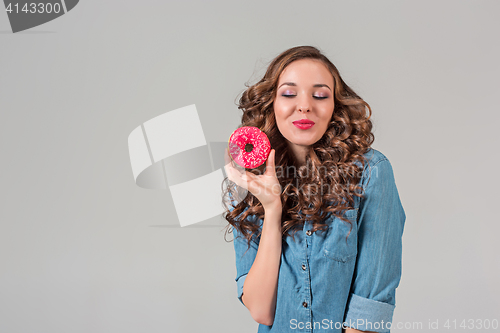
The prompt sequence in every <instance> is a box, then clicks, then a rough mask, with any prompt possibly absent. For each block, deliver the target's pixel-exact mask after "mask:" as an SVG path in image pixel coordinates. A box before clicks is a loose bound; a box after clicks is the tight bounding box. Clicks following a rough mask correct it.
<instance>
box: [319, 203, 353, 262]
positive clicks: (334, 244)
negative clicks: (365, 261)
mask: <svg viewBox="0 0 500 333" xmlns="http://www.w3.org/2000/svg"><path fill="white" fill-rule="evenodd" d="M343 216H344V217H345V218H347V219H348V220H349V221H350V222H351V225H349V223H348V222H344V221H342V220H341V219H340V218H338V217H336V216H333V215H332V216H330V217H329V221H328V224H329V228H328V233H327V234H326V240H325V243H324V249H323V254H324V255H325V257H327V258H329V259H332V260H335V261H339V262H342V263H346V262H350V261H352V260H354V259H355V258H356V255H357V254H358V233H357V231H358V226H357V223H356V220H357V217H358V208H355V209H352V210H348V211H346V212H345V213H344V215H343ZM349 231H350V233H349ZM348 234H349V237H348V236H347V235H348ZM346 238H347V239H346Z"/></svg>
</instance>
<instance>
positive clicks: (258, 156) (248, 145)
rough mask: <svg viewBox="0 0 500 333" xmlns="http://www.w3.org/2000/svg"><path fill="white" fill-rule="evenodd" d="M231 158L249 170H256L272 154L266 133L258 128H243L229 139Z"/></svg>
mask: <svg viewBox="0 0 500 333" xmlns="http://www.w3.org/2000/svg"><path fill="white" fill-rule="evenodd" d="M228 149H229V156H231V158H232V159H233V161H235V162H236V163H238V164H239V165H241V166H242V167H244V168H247V169H253V168H256V167H258V166H260V165H262V164H264V162H265V161H266V160H267V157H268V156H269V153H270V152H271V143H270V142H269V139H268V138H267V135H266V133H264V132H262V131H261V130H260V129H258V128H257V127H253V126H243V127H240V128H238V129H237V130H236V131H234V132H233V134H231V136H230V137H229V143H228Z"/></svg>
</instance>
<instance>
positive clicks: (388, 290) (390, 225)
mask: <svg viewBox="0 0 500 333" xmlns="http://www.w3.org/2000/svg"><path fill="white" fill-rule="evenodd" d="M367 170H368V173H369V175H368V177H365V179H366V181H363V182H364V183H366V182H368V185H365V184H364V189H365V195H364V197H363V198H362V199H361V200H360V206H359V212H358V220H357V224H358V255H357V258H356V266H355V270H354V276H353V279H352V283H351V291H350V295H349V298H348V301H347V307H346V314H345V322H346V325H347V326H349V327H352V328H355V329H358V330H362V331H374V332H390V327H391V324H392V316H393V313H394V309H395V306H396V299H395V298H396V288H397V287H398V285H399V281H400V279H401V265H402V261H401V260H402V236H403V229H404V224H405V220H406V215H405V212H404V209H403V206H402V204H401V201H400V199H399V194H398V190H397V188H396V183H395V180H394V174H393V169H392V166H391V163H390V162H389V160H388V159H387V158H384V159H382V160H380V161H378V162H376V163H375V165H373V166H371V168H368V169H367ZM367 178H368V179H367ZM387 323H389V324H387Z"/></svg>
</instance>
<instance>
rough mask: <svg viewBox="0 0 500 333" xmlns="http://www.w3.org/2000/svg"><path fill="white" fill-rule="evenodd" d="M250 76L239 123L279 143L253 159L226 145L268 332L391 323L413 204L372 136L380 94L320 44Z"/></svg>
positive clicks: (252, 303) (238, 223)
mask: <svg viewBox="0 0 500 333" xmlns="http://www.w3.org/2000/svg"><path fill="white" fill-rule="evenodd" d="M247 88H248V89H246V91H244V93H243V95H242V96H241V98H240V101H239V109H241V110H242V111H243V116H242V122H241V126H255V127H258V128H259V129H260V130H261V131H263V132H264V133H265V134H266V135H267V136H268V138H269V141H270V142H271V147H272V150H271V153H270V155H269V157H268V159H267V161H266V163H265V164H264V165H262V166H261V167H258V168H255V169H251V170H248V169H246V170H245V169H243V170H241V168H238V166H237V165H236V164H235V163H233V162H232V161H231V159H230V157H229V155H228V152H227V150H226V155H225V158H226V166H225V170H226V174H227V178H228V179H229V180H230V181H229V182H228V184H230V185H229V186H227V188H226V191H225V192H224V203H225V204H226V208H227V212H226V213H225V219H226V220H227V221H228V223H229V225H230V226H231V227H232V233H233V235H234V249H235V255H236V270H237V276H236V282H237V290H238V299H239V300H240V302H241V303H242V304H243V305H245V306H246V307H247V308H248V310H249V311H250V314H251V316H252V318H253V319H254V320H255V321H257V322H258V323H259V328H258V332H292V331H293V332H360V331H361V332H363V331H364V332H390V326H391V323H392V316H393V311H394V308H395V291H396V288H397V287H398V285H399V281H400V278H401V256H402V235H403V228H404V223H405V219H406V215H405V212H404V209H403V206H402V204H401V201H400V199H399V194H398V190H397V188H396V184H395V180H394V175H393V170H392V166H391V163H390V162H389V160H388V158H387V157H386V156H385V155H383V154H382V153H381V152H379V151H378V150H375V149H373V148H371V147H370V146H371V144H372V143H373V141H374V135H373V133H372V122H371V120H370V117H371V108H370V106H369V105H368V104H367V103H366V102H365V101H364V100H363V99H361V97H359V96H358V95H357V94H356V93H355V92H354V91H353V90H352V89H351V88H350V87H349V86H347V84H346V83H345V82H344V81H343V80H342V78H341V77H340V74H339V71H338V70H337V68H336V67H335V66H334V65H333V64H332V63H331V61H330V60H328V58H327V57H326V56H325V55H323V54H322V53H321V52H320V51H319V50H318V49H317V48H315V47H312V46H298V47H293V48H291V49H289V50H286V51H284V52H283V53H281V54H280V55H278V56H277V57H276V58H275V59H274V60H273V61H272V62H271V63H270V65H269V67H268V69H267V71H266V73H265V75H264V77H263V78H262V79H261V80H260V81H259V82H257V83H256V84H254V85H252V86H250V87H248V85H247ZM367 110H368V114H367ZM304 120H308V121H310V122H311V121H312V122H314V124H313V126H312V127H304V126H300V125H297V122H301V121H304ZM241 126H240V127H241ZM225 181H226V179H225ZM242 189H243V190H246V195H244V196H243V195H241V194H239V192H241V190H242ZM304 214H305V216H304ZM229 225H228V227H229ZM229 232H230V231H229Z"/></svg>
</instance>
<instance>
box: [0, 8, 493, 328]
mask: <svg viewBox="0 0 500 333" xmlns="http://www.w3.org/2000/svg"><path fill="white" fill-rule="evenodd" d="M499 10H500V3H499V2H498V1H372V2H369V1H324V0H315V1H266V2H264V1H252V2H248V1H245V2H243V1H223V2H222V1H211V2H208V1H207V2H206V1H186V2H182V3H181V2H175V3H174V2H171V1H159V0H158V1H152V0H149V1H140V2H139V1H130V0H127V1H124V0H119V1H118V0H109V1H105V2H104V1H81V2H80V3H79V4H78V5H77V7H75V8H74V9H73V10H72V11H71V12H69V13H68V14H67V15H64V16H62V17H60V18H58V19H56V20H54V21H51V22H49V23H47V24H44V25H41V26H39V27H35V28H33V29H31V30H27V31H25V32H21V33H17V34H12V33H11V31H10V26H9V23H8V19H7V15H6V14H5V12H4V11H3V10H2V12H0V32H1V33H0V61H1V64H0V102H1V106H0V108H1V109H0V110H1V120H0V147H1V167H0V168H1V174H0V184H1V192H0V193H1V197H0V199H1V209H0V223H1V231H0V332H8V333H11V332H23V333H28V332H37V333H59V332H60V333H66V332H72V333H77V332H82V333H83V332H85V333H86V332H99V333H101V332H102V333H104V332H106V333H109V332H116V333H118V332H120V333H128V332H148V333H154V332H187V333H189V332H201V331H203V332H217V333H222V332H228V333H229V332H231V333H232V332H242V333H251V332H256V331H257V326H258V324H257V323H256V322H254V321H253V319H252V318H251V316H250V314H249V312H248V311H247V309H246V308H245V307H244V306H243V305H242V304H241V303H239V301H238V299H237V297H236V282H235V280H234V279H235V277H236V268H235V261H234V260H235V258H234V249H233V243H232V242H226V241H225V240H224V229H223V227H224V226H225V221H223V219H222V218H221V217H219V218H213V219H211V220H209V221H205V222H203V223H200V224H197V225H195V226H192V227H185V228H181V227H180V226H179V223H178V220H177V216H176V212H175V209H174V206H173V203H172V200H171V197H170V194H169V192H168V190H164V191H161V190H147V189H143V188H140V187H138V186H137V185H136V184H135V183H134V179H133V176H132V171H131V166H130V160H129V155H128V147H127V137H128V135H129V134H130V132H131V131H132V130H133V129H134V128H136V127H137V126H139V125H140V124H142V123H143V122H145V121H147V120H149V119H151V118H153V117H156V116H158V115H160V114H163V113H165V112H168V111H170V110H174V109H177V108H180V107H183V106H186V105H190V104H196V107H197V109H198V112H199V115H200V118H201V123H202V125H203V130H204V132H205V136H206V138H207V141H225V140H227V138H228V137H229V135H230V134H231V133H232V131H233V130H234V129H235V128H236V127H237V126H238V124H239V121H240V111H239V110H238V109H237V108H236V106H235V101H236V100H237V98H238V97H239V94H240V93H241V92H242V91H243V89H245V86H244V84H245V82H250V83H254V82H256V80H257V79H258V78H259V77H260V75H261V74H263V72H264V70H265V68H266V66H267V64H268V62H269V61H270V60H271V59H272V58H274V57H275V56H276V55H277V54H278V53H280V52H281V51H283V50H285V49H287V48H289V47H292V46H297V45H314V46H317V47H319V48H320V49H322V50H323V51H324V52H325V53H326V54H327V56H329V57H330V59H331V60H332V61H333V63H334V64H335V65H336V66H337V67H338V68H339V70H340V73H341V75H342V76H343V78H344V79H345V80H346V82H347V84H349V85H350V86H351V87H352V88H353V89H354V90H355V91H356V92H358V93H359V94H360V95H361V97H362V98H364V99H365V100H366V101H367V102H368V103H369V104H370V106H371V107H372V110H373V121H374V125H375V130H374V132H375V143H374V145H373V147H374V148H376V149H378V150H380V151H381V152H382V153H384V154H385V155H386V156H387V157H388V158H389V160H390V161H391V163H392V165H393V168H394V173H395V178H396V183H397V186H398V189H399V193H400V197H401V200H402V203H403V206H404V208H405V212H406V215H407V221H406V227H405V234H404V238H403V240H404V242H403V245H404V253H403V276H402V280H401V283H400V287H399V288H398V289H397V306H396V310H395V314H394V321H393V325H395V323H397V322H402V323H407V322H410V323H412V322H421V323H423V329H393V332H413V331H415V332H416V331H421V332H424V331H428V329H427V326H428V322H429V321H432V322H435V321H436V320H438V321H439V325H440V328H443V326H442V325H443V324H444V322H445V321H446V320H447V319H450V320H456V321H457V322H458V323H460V322H461V321H462V320H464V319H466V320H469V319H473V320H484V319H489V320H493V319H497V320H500V315H499V310H500V301H499V299H500V287H499V284H498V281H499V278H500V265H499V264H500V262H499V257H498V253H499V250H500V246H499V242H498V234H499V232H500V227H499V224H498V216H497V214H496V211H497V201H498V193H497V188H498V185H499V181H498V172H497V166H498V162H499V160H498V156H497V153H498V137H497V136H496V134H495V130H496V129H497V128H498V123H499V120H500V119H499V118H500V117H499V114H498V112H499V108H498V102H497V96H498V95H499V93H500V91H499V83H498V79H499V75H500V70H499V65H498V62H497V61H498V59H499V58H500V47H499V45H498V31H499V30H500V21H499V20H498V13H499ZM192 200H193V206H195V205H196V202H197V201H199V200H203V192H200V193H193V197H192ZM231 239H232V236H231V235H228V237H227V240H231ZM457 325H458V324H457ZM452 328H453V326H452ZM441 330H442V329H440V331H441ZM447 331H450V332H455V331H456V332H463V331H464V329H461V328H459V327H457V329H449V330H447ZM485 331H487V330H485ZM489 331H493V330H491V329H490V330H489Z"/></svg>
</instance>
